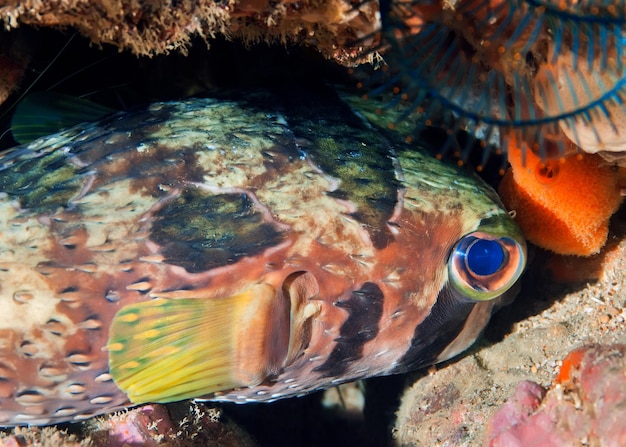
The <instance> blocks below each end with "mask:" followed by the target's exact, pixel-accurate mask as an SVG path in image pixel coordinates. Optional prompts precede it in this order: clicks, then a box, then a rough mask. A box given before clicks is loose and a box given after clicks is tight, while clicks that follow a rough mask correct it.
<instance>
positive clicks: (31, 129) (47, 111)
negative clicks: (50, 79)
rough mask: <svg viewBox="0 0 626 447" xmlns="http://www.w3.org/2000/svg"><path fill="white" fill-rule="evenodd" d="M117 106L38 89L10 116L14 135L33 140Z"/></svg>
mask: <svg viewBox="0 0 626 447" xmlns="http://www.w3.org/2000/svg"><path fill="white" fill-rule="evenodd" d="M114 112H116V110H114V109H111V108H109V107H105V106H102V105H100V104H96V103H95V102H92V101H89V100H87V99H82V98H78V97H75V96H70V95H64V94H62V93H56V92H35V93H31V94H29V95H27V96H26V97H25V98H24V99H22V100H21V101H20V102H19V103H18V105H17V106H16V108H15V113H14V114H13V118H11V132H12V134H13V139H14V140H15V141H17V142H18V143H20V144H26V143H30V142H31V141H33V140H36V139H37V138H41V137H44V136H47V135H50V134H53V133H57V132H59V131H61V130H63V129H67V128H69V127H72V126H75V125H76V124H80V123H84V122H91V121H97V120H99V119H101V118H103V117H105V116H107V115H110V114H111V113H114Z"/></svg>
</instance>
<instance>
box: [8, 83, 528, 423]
mask: <svg viewBox="0 0 626 447" xmlns="http://www.w3.org/2000/svg"><path fill="white" fill-rule="evenodd" d="M329 101H330V99H329ZM335 101H336V99H335ZM335 104H336V106H330V107H331V109H332V110H334V112H332V113H334V115H332V113H331V112H330V109H329V110H326V111H324V110H323V109H315V107H314V106H308V110H309V112H308V113H309V116H308V117H307V116H306V114H307V111H306V108H302V107H301V108H300V109H296V110H294V111H291V112H290V109H289V108H288V107H287V106H282V105H280V104H278V103H277V102H276V101H274V100H273V99H272V96H271V95H268V94H265V93H259V94H252V93H251V94H250V95H249V97H248V98H247V100H238V101H235V100H224V99H220V100H216V99H191V100H188V101H182V102H172V103H157V104H153V105H151V106H150V107H148V108H147V109H145V110H141V111H136V112H133V113H130V114H120V115H114V116H112V117H110V118H107V119H105V120H103V121H101V122H98V123H95V124H86V125H83V126H78V127H75V128H73V129H70V130H68V131H64V132H61V133H59V134H57V135H53V136H50V137H46V138H43V139H40V140H37V141H35V142H33V143H31V144H29V145H27V146H22V147H19V148H16V149H14V150H13V151H11V152H9V153H7V154H6V155H4V157H3V158H0V315H1V316H2V317H1V318H2V320H1V321H0V425H22V424H50V423H57V422H61V421H77V420H82V419H85V418H89V417H91V416H94V415H97V414H102V413H106V412H110V411H113V410H116V409H121V408H124V407H126V406H128V405H131V403H130V402H129V399H128V398H127V396H126V394H125V393H124V392H123V391H122V390H120V389H119V388H118V386H117V385H116V383H115V381H114V380H112V376H111V374H110V372H109V353H108V352H107V350H106V349H105V347H106V346H107V343H108V341H109V328H110V324H111V321H112V320H113V319H114V317H115V315H116V313H117V312H118V311H120V309H123V308H125V306H128V305H130V304H133V303H138V302H143V301H146V300H151V299H154V298H167V299H178V298H196V299H203V300H210V299H214V298H218V297H226V296H232V295H236V294H238V293H241V292H242V291H244V290H247V289H249V288H250V287H253V286H255V285H257V284H260V283H264V284H269V285H272V286H273V287H275V289H276V290H278V291H281V293H282V294H286V295H289V294H300V295H301V296H299V297H298V299H297V300H296V301H292V307H293V306H294V304H293V303H294V302H295V303H297V304H298V306H299V307H298V306H296V307H297V308H292V318H293V321H292V323H291V324H292V325H293V327H292V331H293V332H294V333H295V335H292V339H290V342H289V343H290V351H289V354H288V355H287V357H286V358H284V360H282V364H281V365H280V368H279V369H278V371H276V372H275V373H274V374H273V375H272V376H270V377H266V378H265V379H264V380H262V381H261V383H260V384H258V385H255V386H251V387H242V388H238V389H234V390H222V391H220V392H217V393H215V394H212V395H210V396H206V397H207V398H209V399H214V400H221V401H234V402H248V401H271V400H275V399H278V398H281V397H286V396H294V395H302V394H305V393H307V392H310V391H312V390H316V389H320V388H324V387H328V386H332V385H333V384H335V383H339V382H344V381H348V380H352V379H356V378H364V377H371V376H376V375H383V374H390V373H394V372H398V371H404V370H407V369H411V368H415V367H419V366H423V365H426V364H430V363H434V362H438V361H442V360H444V359H447V358H449V357H451V356H453V355H456V354H458V353H459V352H461V351H462V350H464V349H466V348H467V347H468V346H469V345H470V344H471V343H472V342H473V341H474V339H475V338H476V337H477V335H478V334H479V332H480V331H481V330H482V328H483V327H484V325H485V324H486V322H487V321H488V319H489V316H490V314H491V310H492V308H493V307H494V305H496V303H497V302H498V299H499V298H497V297H496V299H493V300H489V301H483V302H474V301H471V300H469V299H468V300H463V299H459V296H458V295H459V292H457V291H454V290H453V288H452V287H451V285H450V279H449V274H448V267H447V263H448V259H449V257H450V251H451V250H452V248H453V247H454V246H455V244H456V243H457V241H458V240H459V239H461V238H462V237H463V236H464V235H467V234H469V233H472V232H474V231H477V230H480V229H482V228H487V227H488V228H492V229H496V230H495V231H496V233H497V232H500V234H502V235H505V236H507V237H510V238H512V239H513V240H515V241H518V243H519V244H520V247H522V248H521V250H522V251H523V247H524V245H523V244H524V242H523V239H522V237H521V235H520V233H519V232H518V230H517V229H516V227H515V225H514V224H513V223H512V221H511V219H510V217H509V216H508V214H507V213H506V211H505V210H504V209H503V208H502V207H501V206H500V204H499V201H498V200H497V197H495V194H494V193H493V191H492V190H491V189H490V188H489V187H488V186H486V185H485V184H483V183H482V182H481V181H480V180H478V179H477V178H476V177H474V176H472V175H468V174H467V173H465V172H464V171H461V170H459V169H457V168H456V167H453V166H448V165H445V164H443V163H441V162H439V161H437V160H435V159H434V158H430V157H429V156H427V155H424V154H423V153H422V152H420V151H419V150H417V149H416V148H415V147H408V146H404V145H403V144H402V143H400V142H396V141H393V137H392V136H384V135H383V134H382V133H381V132H380V131H379V130H378V129H376V128H374V127H372V126H371V125H369V124H368V123H365V122H363V121H361V119H360V118H358V117H357V116H356V115H353V114H351V112H350V110H349V109H348V108H347V107H346V106H345V105H342V104H341V103H338V102H337V103H335ZM319 110H322V111H323V113H329V114H330V115H329V116H327V117H326V121H324V119H325V118H324V117H323V116H319V115H318V114H319V113H322V112H319ZM338 111H339V112H340V113H339V112H338ZM338 119H341V121H338ZM307 120H308V121H307ZM320 123H321V124H320ZM361 160H363V161H362V162H361ZM520 264H523V260H522V261H520ZM521 268H523V265H521V266H520V269H521ZM507 289H508V287H507ZM277 299H278V298H277ZM296 320H297V321H296ZM277 355H278V354H277ZM198 397H201V396H198Z"/></svg>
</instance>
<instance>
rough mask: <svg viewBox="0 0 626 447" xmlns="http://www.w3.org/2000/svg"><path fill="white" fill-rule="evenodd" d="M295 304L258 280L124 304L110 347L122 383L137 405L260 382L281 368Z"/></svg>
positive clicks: (111, 363)
mask: <svg viewBox="0 0 626 447" xmlns="http://www.w3.org/2000/svg"><path fill="white" fill-rule="evenodd" d="M288 343H289V305H288V304H287V303H285V302H284V301H283V300H280V299H277V294H276V292H275V290H274V288H273V287H271V286H269V285H267V284H258V285H255V286H253V287H252V288H250V289H249V290H247V291H246V292H243V293H241V294H238V295H234V296H230V297H225V298H215V299H213V298H211V299H206V298H180V299H166V298H156V299H153V300H150V301H144V302H141V303H137V304H132V305H129V306H126V307H124V308H122V309H121V310H120V311H119V312H118V313H117V314H116V315H115V318H114V320H113V323H112V325H111V329H110V335H109V342H108V344H107V350H108V351H109V368H110V372H111V375H112V376H113V379H114V380H115V382H116V384H117V385H118V386H119V388H120V389H122V390H123V391H124V392H125V393H126V394H127V396H128V398H129V399H130V400H131V401H132V402H133V403H136V404H140V403H146V402H171V401H178V400H181V399H189V398H193V397H199V396H203V395H207V394H210V393H213V392H216V391H220V390H224V389H230V388H235V387H242V386H254V385H258V384H259V383H260V382H261V381H262V380H263V379H264V378H266V377H267V376H268V375H271V374H273V373H276V372H278V369H279V368H280V366H282V362H283V361H284V359H285V358H286V355H287V346H288Z"/></svg>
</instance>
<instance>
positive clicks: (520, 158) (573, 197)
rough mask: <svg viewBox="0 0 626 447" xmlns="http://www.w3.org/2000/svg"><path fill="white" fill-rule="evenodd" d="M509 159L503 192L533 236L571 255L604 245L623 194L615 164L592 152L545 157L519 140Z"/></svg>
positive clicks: (526, 231) (543, 244)
mask: <svg viewBox="0 0 626 447" xmlns="http://www.w3.org/2000/svg"><path fill="white" fill-rule="evenodd" d="M509 162H510V163H511V169H510V170H509V171H508V172H507V174H506V175H505V177H504V178H503V179H502V182H501V184H500V188H499V193H500V196H501V198H502V201H503V202H504V204H505V206H506V207H507V208H508V209H510V210H514V211H515V213H516V218H515V219H516V222H517V223H518V225H519V226H520V227H521V228H522V231H523V232H524V235H525V236H526V238H527V239H528V240H530V241H531V242H533V243H534V244H536V245H538V246H540V247H542V248H546V249H548V250H552V251H554V252H556V253H559V254H566V255H580V256H589V255H591V254H594V253H597V252H598V251H599V250H600V249H601V248H602V247H603V246H604V244H605V242H606V239H607V235H608V225H609V218H610V217H611V215H613V213H615V211H616V210H617V209H618V207H619V205H620V204H621V202H622V199H623V197H622V196H621V195H620V176H619V171H618V170H617V169H616V168H615V167H613V166H609V165H608V164H607V163H606V162H604V161H603V160H602V159H601V158H600V157H598V156H597V155H592V154H574V155H571V156H568V157H566V158H562V159H560V160H547V161H545V162H544V161H542V160H541V158H540V157H539V156H538V155H536V154H534V153H533V152H532V151H526V152H523V151H522V150H521V149H520V147H519V146H516V145H513V144H512V145H511V146H510V147H509Z"/></svg>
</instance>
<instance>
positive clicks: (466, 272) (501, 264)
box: [448, 231, 526, 301]
mask: <svg viewBox="0 0 626 447" xmlns="http://www.w3.org/2000/svg"><path fill="white" fill-rule="evenodd" d="M525 263H526V255H525V247H524V246H523V243H520V242H518V241H516V240H514V239H512V238H508V237H499V236H495V235H492V234H489V233H485V232H481V231H476V232H474V233H471V234H468V235H466V236H464V237H463V238H461V240H459V242H457V244H456V246H455V247H454V249H453V250H452V252H451V254H450V258H449V260H448V275H449V279H450V283H451V285H452V286H453V287H454V288H455V289H456V290H457V291H458V292H460V293H461V295H462V296H464V297H466V298H468V299H469V300H471V301H486V300H491V299H494V298H496V297H498V296H500V295H502V294H503V293H504V292H506V291H507V290H508V289H509V288H511V286H513V284H515V281H517V280H518V278H519V277H520V275H521V274H522V271H523V270H524V266H525Z"/></svg>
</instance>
